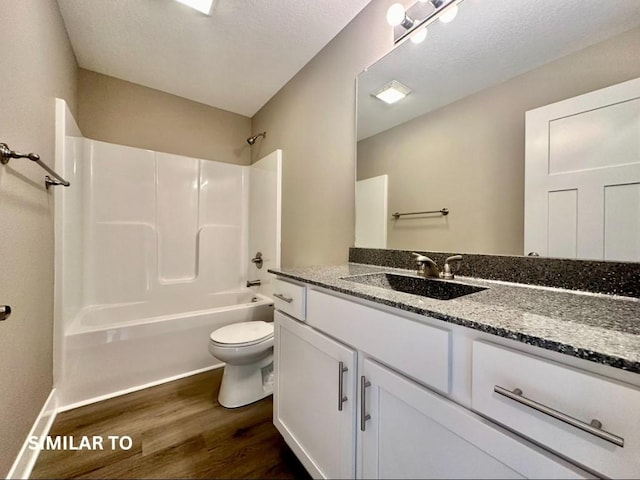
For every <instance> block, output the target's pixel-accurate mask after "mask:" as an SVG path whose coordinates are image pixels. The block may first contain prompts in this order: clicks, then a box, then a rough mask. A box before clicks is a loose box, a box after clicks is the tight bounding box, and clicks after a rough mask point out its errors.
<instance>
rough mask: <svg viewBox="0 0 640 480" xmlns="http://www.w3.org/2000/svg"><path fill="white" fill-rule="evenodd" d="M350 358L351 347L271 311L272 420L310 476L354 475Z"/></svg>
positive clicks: (353, 355) (353, 393)
mask: <svg viewBox="0 0 640 480" xmlns="http://www.w3.org/2000/svg"><path fill="white" fill-rule="evenodd" d="M355 359H356V352H355V351H353V350H351V349H350V348H347V347H345V346H344V345H342V344H341V343H338V342H336V341H335V340H332V339H330V338H329V337H326V336H324V335H322V334H321V333H318V332H316V331H315V330H313V329H312V328H310V327H308V326H307V325H304V324H302V323H300V322H298V321H296V320H293V319H292V318H290V317H288V316H286V315H284V314H283V313H281V312H278V311H276V313H275V372H276V383H275V390H274V394H273V395H274V411H273V423H274V424H275V426H276V428H277V429H278V431H279V432H280V433H281V434H282V436H283V437H284V439H285V441H286V442H287V444H288V445H289V447H291V449H292V450H293V452H294V453H295V454H296V456H297V457H298V458H299V459H300V461H301V462H302V464H303V465H304V466H305V468H306V469H307V470H308V471H309V473H310V474H311V475H312V476H313V477H315V478H317V477H323V478H354V475H355V442H354V438H355V433H354V422H353V419H354V415H355V404H356V389H355V377H356V372H355V367H356V363H355ZM341 367H342V368H341ZM345 368H346V370H344V369H345ZM341 386H342V387H341ZM340 390H342V392H340ZM339 393H342V397H340V396H339ZM340 399H342V401H340Z"/></svg>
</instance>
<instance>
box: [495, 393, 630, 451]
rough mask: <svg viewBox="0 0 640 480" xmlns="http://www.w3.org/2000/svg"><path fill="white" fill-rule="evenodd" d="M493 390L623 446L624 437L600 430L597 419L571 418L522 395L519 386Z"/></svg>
mask: <svg viewBox="0 0 640 480" xmlns="http://www.w3.org/2000/svg"><path fill="white" fill-rule="evenodd" d="M493 391H494V392H496V393H498V394H500V395H503V396H505V397H507V398H509V399H511V400H513V401H515V402H518V403H521V404H522V405H525V406H527V407H530V408H533V409H534V410H537V411H538V412H540V413H544V414H545V415H549V416H550V417H552V418H555V419H556V420H560V421H561V422H564V423H567V424H569V425H571V426H572V427H576V428H579V429H580V430H582V431H584V432H587V433H590V434H591V435H595V436H596V437H598V438H601V439H602V440H606V441H607V442H610V443H613V444H614V445H617V446H618V447H624V438H622V437H619V436H617V435H614V434H613V433H609V432H607V431H605V430H602V423H601V422H600V421H599V420H596V419H593V420H591V423H585V422H583V421H581V420H578V419H577V418H573V417H571V416H569V415H567V414H566V413H562V412H559V411H558V410H554V409H553V408H551V407H547V406H546V405H543V404H541V403H538V402H536V401H535V400H531V399H529V398H527V397H523V396H522V390H520V389H519V388H514V389H513V390H507V389H506V388H503V387H501V386H499V385H494V386H493Z"/></svg>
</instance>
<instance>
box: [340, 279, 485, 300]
mask: <svg viewBox="0 0 640 480" xmlns="http://www.w3.org/2000/svg"><path fill="white" fill-rule="evenodd" d="M343 280H348V281H350V282H356V283H360V284H363V285H369V286H372V287H379V288H386V289H387V290H395V291H396V292H404V293H410V294H412V295H420V296H422V297H429V298H435V299H437V300H451V299H453V298H458V297H462V296H464V295H470V294H472V293H477V292H481V291H482V290H486V288H483V287H476V286H474V285H467V284H465V283H457V282H452V281H449V280H439V279H435V278H421V277H409V276H407V275H397V274H395V273H372V274H368V275H354V276H351V277H344V278H343Z"/></svg>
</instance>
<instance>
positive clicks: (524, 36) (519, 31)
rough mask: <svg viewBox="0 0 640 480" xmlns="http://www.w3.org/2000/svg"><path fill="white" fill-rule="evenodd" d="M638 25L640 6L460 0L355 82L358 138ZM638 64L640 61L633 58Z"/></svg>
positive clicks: (625, 0)
mask: <svg viewBox="0 0 640 480" xmlns="http://www.w3.org/2000/svg"><path fill="white" fill-rule="evenodd" d="M638 25H640V0H606V1H604V2H603V1H602V0H561V1H552V0H548V1H544V2H543V1H540V0H490V1H482V0H465V1H464V2H463V3H462V4H461V5H460V9H459V13H458V16H457V18H456V19H455V20H454V21H453V22H451V23H448V24H442V23H439V22H437V23H434V24H433V25H431V26H429V34H428V36H427V39H426V40H425V41H424V42H423V43H421V44H419V45H415V44H413V43H411V42H405V43H403V44H402V45H400V46H398V47H397V48H396V49H394V50H393V51H392V52H391V53H389V54H388V55H387V56H386V57H384V58H383V59H381V60H380V61H378V62H377V63H376V64H374V65H372V66H371V67H369V68H368V69H367V70H366V71H365V72H363V73H362V74H360V75H359V76H358V139H359V140H362V139H364V138H367V137H369V136H371V135H374V134H376V133H379V132H382V131H384V130H387V129H389V128H391V127H393V126H395V125H399V124H401V123H403V122H405V121H407V120H409V119H411V118H414V117H417V116H418V115H422V114H424V113H427V112H429V111H432V110H435V109H437V108H440V107H442V106H444V105H447V104H449V103H451V102H454V101H456V100H458V99H461V98H464V97H466V96H468V95H471V94H473V93H475V92H478V91H481V90H484V89H485V88H487V87H489V86H491V85H495V84H497V83H500V82H504V81H506V80H508V79H510V78H513V77H515V76H517V75H520V74H522V73H525V72H527V71H529V70H531V69H533V68H536V67H539V66H541V65H544V64H546V63H549V62H551V61H553V60H556V59H558V58H561V57H563V56H565V55H568V54H570V53H573V52H576V51H578V50H581V49H583V48H586V47H587V46H589V45H593V44H595V43H598V42H601V41H603V40H605V39H607V38H609V37H612V36H614V35H617V34H619V33H622V32H625V31H627V30H630V29H632V28H634V27H637V26H638ZM638 61H639V62H640V59H638ZM393 79H395V80H398V81H400V82H401V83H403V84H405V85H407V86H408V87H410V88H411V89H412V90H413V91H412V93H411V94H410V95H408V96H407V97H406V98H404V99H403V100H401V101H400V102H398V103H396V104H393V105H386V104H384V103H383V102H381V101H380V100H378V99H376V98H374V97H373V96H372V95H371V94H372V93H373V92H375V91H377V90H378V89H379V88H380V87H382V86H383V85H385V84H386V83H388V82H389V81H390V80H393Z"/></svg>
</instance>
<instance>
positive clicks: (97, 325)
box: [56, 290, 273, 410]
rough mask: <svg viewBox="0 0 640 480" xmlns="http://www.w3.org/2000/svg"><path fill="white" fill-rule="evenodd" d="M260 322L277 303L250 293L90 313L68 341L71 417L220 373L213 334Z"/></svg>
mask: <svg viewBox="0 0 640 480" xmlns="http://www.w3.org/2000/svg"><path fill="white" fill-rule="evenodd" d="M254 320H264V321H273V302H272V301H271V299H269V298H267V297H264V296H261V295H257V294H254V293H253V292H251V291H249V290H243V291H237V292H226V293H218V294H214V295H207V296H202V297H200V298H197V299H189V301H185V300H179V299H170V298H168V299H163V300H162V301H161V302H158V301H156V302H154V303H148V302H140V303H129V304H121V305H112V306H109V307H104V306H100V307H88V308H84V309H83V310H81V311H80V313H79V314H78V315H77V317H76V319H75V320H74V323H73V325H71V327H70V328H69V330H68V332H67V333H66V334H65V336H64V342H65V347H64V349H63V351H64V355H63V365H62V368H63V369H64V375H63V376H62V378H65V379H66V380H65V384H64V385H56V387H57V388H58V392H59V394H60V400H59V405H60V407H61V409H62V410H66V409H69V408H74V407H76V406H80V405H83V404H87V403H91V402H94V401H99V400H103V399H105V398H109V397H113V396H116V395H120V394H123V393H127V392H129V391H134V390H138V389H140V388H146V387H148V386H151V385H154V384H159V383H163V382H165V381H169V380H172V379H175V378H180V377H183V376H187V375H191V374H194V373H198V372H200V371H205V370H208V369H211V368H215V367H217V366H221V365H222V363H221V362H220V361H218V360H217V359H215V358H214V357H212V356H211V355H210V354H209V351H208V348H207V347H208V341H209V334H210V333H211V332H212V331H213V330H215V329H216V328H219V327H221V326H224V325H229V324H231V323H238V322H248V321H254ZM212 388H213V385H212Z"/></svg>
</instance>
